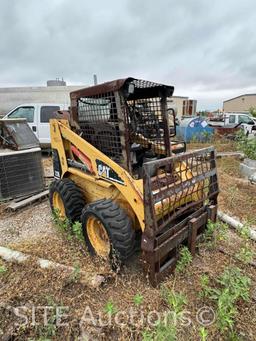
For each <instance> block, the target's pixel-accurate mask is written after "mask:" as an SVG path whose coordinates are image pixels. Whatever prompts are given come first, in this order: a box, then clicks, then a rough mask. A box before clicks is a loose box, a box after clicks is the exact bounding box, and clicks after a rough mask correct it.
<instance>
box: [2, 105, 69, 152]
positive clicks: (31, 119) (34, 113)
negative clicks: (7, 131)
mask: <svg viewBox="0 0 256 341" xmlns="http://www.w3.org/2000/svg"><path fill="white" fill-rule="evenodd" d="M67 109H68V108H67V105H63V104H55V103H54V104H53V103H28V104H21V105H19V106H17V107H16V108H14V109H13V110H11V111H10V112H8V114H6V115H5V116H4V118H3V119H6V118H26V119H27V122H28V125H29V126H30V128H31V129H32V131H33V132H34V134H35V135H36V136H37V138H38V140H39V142H40V146H41V147H42V148H48V147H50V145H51V139H50V125H49V119H51V118H53V117H55V116H54V112H56V111H58V110H67Z"/></svg>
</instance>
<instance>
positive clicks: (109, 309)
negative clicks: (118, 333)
mask: <svg viewBox="0 0 256 341" xmlns="http://www.w3.org/2000/svg"><path fill="white" fill-rule="evenodd" d="M104 311H105V313H107V314H110V315H114V314H116V313H117V311H118V309H117V308H116V306H115V305H114V303H113V302H112V301H108V302H107V303H106V305H105V307H104Z"/></svg>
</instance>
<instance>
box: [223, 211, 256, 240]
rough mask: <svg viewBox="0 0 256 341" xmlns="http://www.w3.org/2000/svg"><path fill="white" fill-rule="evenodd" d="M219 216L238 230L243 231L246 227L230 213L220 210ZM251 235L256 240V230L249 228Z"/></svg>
mask: <svg viewBox="0 0 256 341" xmlns="http://www.w3.org/2000/svg"><path fill="white" fill-rule="evenodd" d="M218 218H219V219H220V220H222V221H223V222H225V223H227V224H228V225H230V226H231V227H233V228H234V229H236V230H238V231H241V230H242V229H243V228H244V227H245V225H244V224H242V223H241V222H240V221H238V220H236V219H234V218H232V217H230V216H229V215H227V214H225V213H223V212H221V211H218ZM249 237H250V238H251V239H252V240H254V241H256V231H255V230H253V229H251V228H249Z"/></svg>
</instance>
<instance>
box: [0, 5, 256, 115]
mask: <svg viewBox="0 0 256 341" xmlns="http://www.w3.org/2000/svg"><path fill="white" fill-rule="evenodd" d="M0 32H1V33H0V34H1V39H0V86H22V85H35V86H36V85H45V82H46V80H47V79H55V78H56V77H60V78H61V77H63V78H64V79H65V80H66V81H67V82H68V84H91V83H92V81H93V74H94V73H96V74H97V76H98V81H99V82H103V81H107V80H112V79H116V78H123V77H126V76H133V77H135V78H136V77H138V78H144V79H148V80H153V81H158V82H163V83H166V84H171V85H174V86H175V95H184V96H190V97H192V98H195V99H197V100H198V108H199V109H216V108H220V107H222V101H223V99H227V98H230V97H234V96H236V95H239V94H242V93H251V92H256V82H255V80H256V33H255V32H256V2H255V0H243V1H235V0H217V1H214V0H208V1H207V0H175V1H174V0H170V1H168V0H136V1H135V0H130V1H128V0H107V1H106V0H104V1H99V0H93V1H88V0H73V1H71V0H41V1H39V0H0Z"/></svg>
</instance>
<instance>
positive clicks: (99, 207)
mask: <svg viewBox="0 0 256 341" xmlns="http://www.w3.org/2000/svg"><path fill="white" fill-rule="evenodd" d="M81 221H82V228H83V233H84V238H85V242H86V244H87V246H88V249H89V252H90V253H91V254H92V255H95V254H96V255H98V256H100V257H102V258H105V259H107V258H109V259H110V261H111V264H112V267H113V268H116V266H117V265H120V264H121V263H122V262H124V261H125V260H126V259H127V258H129V257H130V256H131V255H132V254H133V253H134V251H135V231H134V229H133V228H132V223H131V220H130V218H129V217H128V216H127V215H126V213H125V211H124V210H123V209H122V208H120V207H119V206H118V205H117V204H116V203H115V202H113V201H112V200H111V199H102V200H98V201H96V202H93V203H91V204H88V205H87V206H85V208H84V209H83V212H82V216H81Z"/></svg>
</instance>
